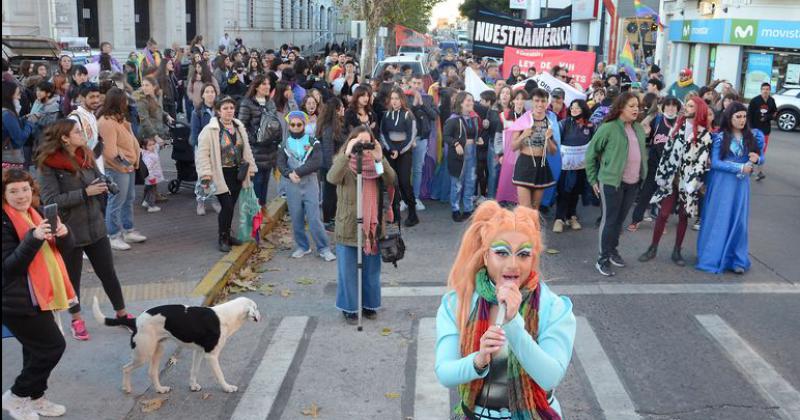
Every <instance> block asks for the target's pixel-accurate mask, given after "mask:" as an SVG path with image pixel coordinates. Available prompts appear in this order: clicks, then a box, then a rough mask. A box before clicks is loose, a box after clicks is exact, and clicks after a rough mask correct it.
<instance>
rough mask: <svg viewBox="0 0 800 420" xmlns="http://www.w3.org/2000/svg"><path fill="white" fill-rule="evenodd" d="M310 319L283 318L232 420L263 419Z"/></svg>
mask: <svg viewBox="0 0 800 420" xmlns="http://www.w3.org/2000/svg"><path fill="white" fill-rule="evenodd" d="M308 320H309V318H308V317H307V316H290V317H286V318H283V320H281V323H280V325H278V329H277V330H276V331H275V334H274V335H273V336H272V339H271V340H270V342H269V347H267V351H265V352H264V356H263V357H262V359H261V362H260V363H259V364H258V368H257V369H256V372H255V374H253V378H252V379H251V380H250V383H249V384H248V385H247V390H246V391H245V393H244V395H242V399H241V400H239V404H238V405H237V406H236V409H235V410H234V412H233V415H231V419H232V420H255V419H262V420H263V419H266V418H267V416H268V415H269V412H270V410H272V405H273V404H274V403H275V399H276V398H277V396H278V391H280V389H281V384H283V381H284V379H285V378H286V374H287V373H288V372H289V367H290V366H291V365H292V361H293V360H294V356H295V354H296V353H297V350H298V347H299V346H300V340H302V338H303V334H304V333H305V330H306V326H307V325H308Z"/></svg>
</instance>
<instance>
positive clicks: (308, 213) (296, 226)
mask: <svg viewBox="0 0 800 420" xmlns="http://www.w3.org/2000/svg"><path fill="white" fill-rule="evenodd" d="M281 183H282V184H283V185H284V188H286V203H287V204H288V207H289V216H290V217H291V218H292V232H293V235H294V243H295V245H297V247H298V248H300V249H303V250H309V249H311V245H310V244H309V243H308V235H306V222H308V229H309V230H310V231H311V237H312V238H313V239H314V243H315V244H316V246H317V252H322V251H324V250H326V249H328V247H329V241H328V234H327V233H326V232H325V227H324V226H323V225H322V220H321V219H320V214H319V181H318V180H317V174H311V175H306V176H304V177H303V178H301V180H300V183H299V184H295V183H294V182H292V181H291V180H289V179H288V178H281Z"/></svg>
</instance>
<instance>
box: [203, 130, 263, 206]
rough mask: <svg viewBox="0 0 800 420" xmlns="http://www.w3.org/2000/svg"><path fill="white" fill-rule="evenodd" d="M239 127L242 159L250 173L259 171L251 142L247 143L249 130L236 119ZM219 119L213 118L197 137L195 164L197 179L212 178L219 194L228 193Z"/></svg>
mask: <svg viewBox="0 0 800 420" xmlns="http://www.w3.org/2000/svg"><path fill="white" fill-rule="evenodd" d="M233 123H234V125H235V126H236V127H237V129H236V130H237V131H238V139H239V141H243V142H244V149H243V151H242V158H243V159H244V160H245V162H248V163H249V164H250V173H251V174H254V173H256V172H257V171H258V168H256V161H255V160H254V159H253V152H252V151H251V150H250V142H249V141H247V130H245V128H244V124H242V122H241V121H239V120H237V119H234V120H233ZM219 130H220V128H219V119H217V118H212V119H211V121H209V123H208V124H206V126H205V127H204V128H203V131H201V132H200V135H199V136H198V137H197V156H195V164H196V166H197V177H198V178H200V179H202V178H203V177H205V176H210V177H211V181H213V182H214V185H216V186H217V194H224V193H226V192H228V185H227V184H225V176H223V175H222V152H221V151H220V145H219Z"/></svg>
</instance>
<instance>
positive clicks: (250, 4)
mask: <svg viewBox="0 0 800 420" xmlns="http://www.w3.org/2000/svg"><path fill="white" fill-rule="evenodd" d="M255 15H256V0H247V25H248V27H250V28H255V27H256V18H255Z"/></svg>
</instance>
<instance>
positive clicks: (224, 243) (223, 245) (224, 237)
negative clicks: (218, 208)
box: [219, 232, 231, 252]
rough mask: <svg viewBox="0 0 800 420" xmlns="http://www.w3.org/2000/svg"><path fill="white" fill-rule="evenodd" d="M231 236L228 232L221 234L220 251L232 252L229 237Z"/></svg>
mask: <svg viewBox="0 0 800 420" xmlns="http://www.w3.org/2000/svg"><path fill="white" fill-rule="evenodd" d="M229 236H230V234H228V233H227V232H226V233H220V234H219V250H220V252H230V251H231V245H230V244H229V243H228V237H229Z"/></svg>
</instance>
